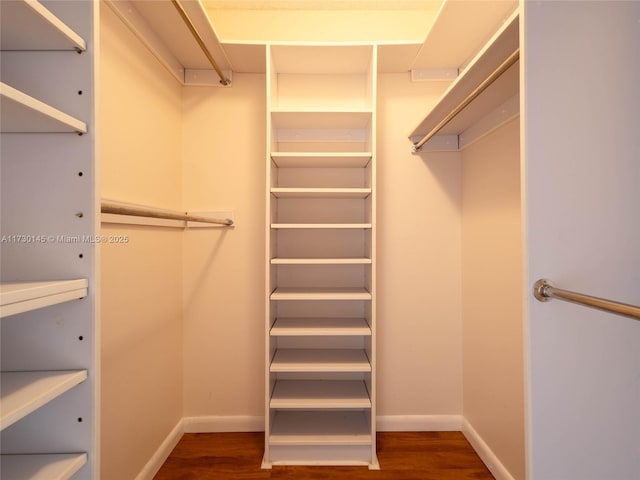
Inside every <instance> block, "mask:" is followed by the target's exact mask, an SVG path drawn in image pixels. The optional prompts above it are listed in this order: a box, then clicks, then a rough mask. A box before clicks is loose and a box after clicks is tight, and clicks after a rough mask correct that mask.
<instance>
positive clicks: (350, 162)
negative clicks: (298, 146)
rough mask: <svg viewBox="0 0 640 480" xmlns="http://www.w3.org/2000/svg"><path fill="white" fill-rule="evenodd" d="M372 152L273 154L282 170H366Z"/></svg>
mask: <svg viewBox="0 0 640 480" xmlns="http://www.w3.org/2000/svg"><path fill="white" fill-rule="evenodd" d="M371 157H372V153H371V152H271V159H272V160H273V162H274V163H275V165H276V166H277V167H280V168H341V167H344V168H364V167H366V166H367V165H369V162H370V161H371Z"/></svg>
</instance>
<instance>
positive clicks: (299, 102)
mask: <svg viewBox="0 0 640 480" xmlns="http://www.w3.org/2000/svg"><path fill="white" fill-rule="evenodd" d="M376 58H377V50H376V47H375V46H374V45H310V44H307V45H291V44H274V45H269V46H268V47H267V62H266V63H267V70H268V72H267V79H268V82H267V92H268V100H267V138H268V139H269V142H270V143H269V145H270V148H269V152H268V155H267V177H268V179H267V182H268V183H267V192H268V194H267V205H266V210H267V231H266V238H267V257H268V258H267V262H266V279H267V289H266V296H267V303H268V305H269V306H268V308H267V318H266V328H267V331H268V335H267V345H266V352H267V354H266V358H265V367H266V368H265V371H266V372H265V373H266V376H267V381H266V392H265V397H266V398H265V418H266V424H265V455H264V460H263V466H264V467H265V468H270V467H271V465H273V464H309V465H318V464H329V465H368V466H369V467H370V468H373V469H375V468H378V462H377V457H376V444H375V428H376V427H375V316H376V308H375V197H376V191H375V175H376V166H375V165H376V161H375V124H376V120H375V106H376V98H375V91H376V70H377V69H376Z"/></svg>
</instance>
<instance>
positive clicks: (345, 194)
mask: <svg viewBox="0 0 640 480" xmlns="http://www.w3.org/2000/svg"><path fill="white" fill-rule="evenodd" d="M271 194H272V195H273V196H274V197H276V198H367V197H368V196H369V195H371V189H370V188H290V187H272V188H271Z"/></svg>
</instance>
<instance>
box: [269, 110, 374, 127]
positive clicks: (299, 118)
mask: <svg viewBox="0 0 640 480" xmlns="http://www.w3.org/2000/svg"><path fill="white" fill-rule="evenodd" d="M372 116H373V112H372V111H371V110H349V109H344V110H310V109H309V110H276V111H272V112H271V120H272V122H273V127H274V128H277V129H331V130H335V129H348V128H352V129H363V128H367V127H368V126H369V125H370V123H371V118H372Z"/></svg>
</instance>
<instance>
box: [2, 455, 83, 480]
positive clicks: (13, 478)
mask: <svg viewBox="0 0 640 480" xmlns="http://www.w3.org/2000/svg"><path fill="white" fill-rule="evenodd" d="M85 463H87V454H86V453H68V454H44V455H43V454H26V455H2V458H1V459H0V465H1V467H0V468H1V470H0V478H3V479H5V478H6V479H7V480H23V479H29V480H69V479H70V478H72V477H73V475H74V474H75V473H76V472H78V470H80V469H81V468H82V466H83V465H84V464H85Z"/></svg>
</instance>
